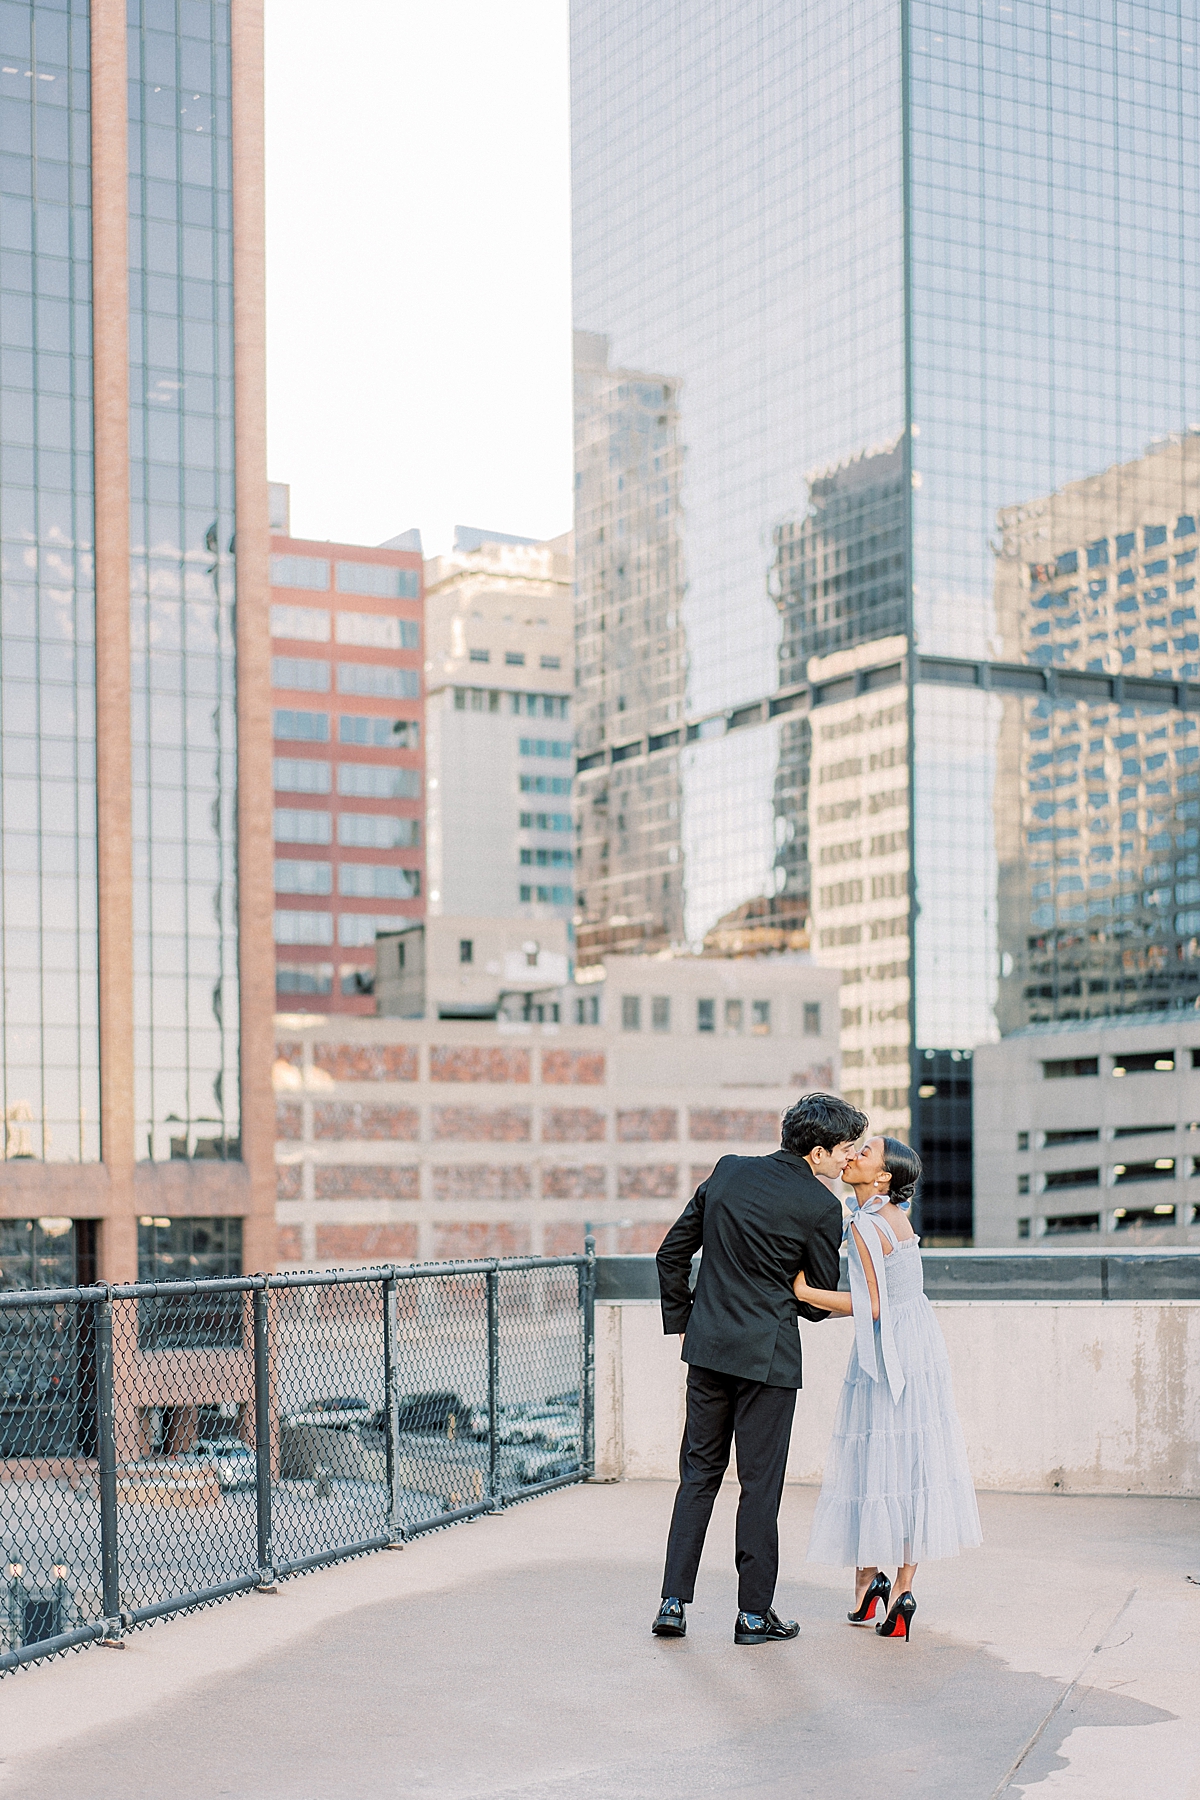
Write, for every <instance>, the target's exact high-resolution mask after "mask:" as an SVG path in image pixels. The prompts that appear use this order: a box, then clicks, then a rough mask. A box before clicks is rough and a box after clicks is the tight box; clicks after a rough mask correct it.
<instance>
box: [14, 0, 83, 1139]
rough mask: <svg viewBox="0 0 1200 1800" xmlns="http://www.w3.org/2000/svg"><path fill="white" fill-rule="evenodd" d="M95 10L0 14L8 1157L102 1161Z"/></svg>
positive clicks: (41, 8)
mask: <svg viewBox="0 0 1200 1800" xmlns="http://www.w3.org/2000/svg"><path fill="white" fill-rule="evenodd" d="M88 71H89V43H88V9H87V6H86V4H84V3H83V0H73V3H72V4H70V5H67V4H66V3H65V0H61V3H60V4H57V5H54V4H40V3H39V4H34V5H20V6H16V5H6V6H3V7H0V558H2V566H0V846H2V849H0V854H2V857H3V890H2V896H0V959H2V964H3V975H4V980H3V991H2V998H0V1008H2V1013H3V1059H2V1069H0V1084H2V1104H3V1108H4V1157H5V1159H22V1160H29V1159H33V1160H43V1159H45V1160H53V1161H59V1162H64V1161H65V1162H79V1161H91V1160H94V1159H96V1158H97V1157H98V1156H99V1154H100V1135H99V1133H100V1124H99V1118H100V1111H99V1108H100V1099H99V1040H98V1027H97V1002H96V966H97V950H96V785H95V784H96V715H95V635H96V634H95V590H94V572H93V544H94V531H93V483H92V379H91V249H90V203H91V192H90V130H91V120H90V111H89V73H88Z"/></svg>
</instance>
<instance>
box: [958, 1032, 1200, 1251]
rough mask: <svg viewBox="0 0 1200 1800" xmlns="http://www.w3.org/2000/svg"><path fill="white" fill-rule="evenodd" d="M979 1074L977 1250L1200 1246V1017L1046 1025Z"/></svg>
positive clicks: (980, 1062)
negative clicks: (1039, 1243)
mask: <svg viewBox="0 0 1200 1800" xmlns="http://www.w3.org/2000/svg"><path fill="white" fill-rule="evenodd" d="M974 1064H975V1075H974V1086H975V1095H974V1106H975V1242H976V1243H977V1244H980V1245H993V1244H1015V1243H1019V1242H1021V1241H1023V1240H1025V1239H1032V1240H1038V1239H1043V1240H1049V1241H1050V1242H1053V1243H1057V1242H1059V1241H1060V1240H1061V1241H1063V1242H1064V1243H1065V1244H1075V1243H1085V1244H1086V1243H1088V1242H1091V1243H1096V1242H1098V1241H1100V1242H1105V1241H1106V1242H1109V1243H1111V1245H1112V1247H1113V1249H1117V1248H1119V1247H1120V1248H1125V1249H1128V1248H1130V1247H1131V1246H1133V1245H1136V1244H1138V1243H1145V1244H1175V1243H1198V1244H1200V1015H1197V1013H1195V1012H1194V1011H1191V1010H1189V1011H1187V1012H1182V1011H1178V1012H1168V1013H1154V1014H1149V1013H1133V1014H1127V1015H1125V1016H1124V1017H1116V1018H1110V1019H1104V1020H1098V1019H1092V1020H1080V1021H1077V1022H1072V1023H1059V1024H1057V1025H1034V1026H1030V1027H1028V1028H1027V1029H1026V1030H1024V1031H1015V1032H1013V1033H1011V1035H1010V1036H1008V1037H1006V1038H1002V1039H1001V1040H1000V1041H999V1043H995V1044H984V1045H981V1046H980V1047H979V1048H978V1049H977V1050H976V1052H975V1057H974Z"/></svg>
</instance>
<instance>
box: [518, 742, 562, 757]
mask: <svg viewBox="0 0 1200 1800" xmlns="http://www.w3.org/2000/svg"><path fill="white" fill-rule="evenodd" d="M520 748H521V755H522V756H553V757H567V756H574V754H575V746H574V745H573V744H572V743H571V742H570V740H569V739H563V738H522V739H521V743H520Z"/></svg>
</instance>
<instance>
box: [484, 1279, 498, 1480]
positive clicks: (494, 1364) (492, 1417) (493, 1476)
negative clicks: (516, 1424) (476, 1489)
mask: <svg viewBox="0 0 1200 1800" xmlns="http://www.w3.org/2000/svg"><path fill="white" fill-rule="evenodd" d="M487 1351H488V1498H489V1499H490V1500H491V1502H492V1506H493V1507H494V1508H495V1510H496V1511H497V1512H498V1511H499V1510H500V1505H501V1501H500V1494H499V1485H500V1483H499V1460H500V1275H499V1271H498V1270H496V1269H489V1270H488V1272H487Z"/></svg>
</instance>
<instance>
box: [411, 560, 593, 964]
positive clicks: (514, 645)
mask: <svg viewBox="0 0 1200 1800" xmlns="http://www.w3.org/2000/svg"><path fill="white" fill-rule="evenodd" d="M425 579H426V591H425V593H426V597H425V630H426V640H427V641H426V656H427V659H428V660H427V664H426V667H427V668H428V669H429V675H428V677H427V682H428V701H427V711H426V718H427V721H428V742H427V746H426V752H425V758H426V773H427V780H428V788H429V794H428V800H427V802H426V812H425V817H426V824H427V828H428V831H429V849H428V858H429V907H428V910H429V912H430V913H431V914H433V915H435V916H438V915H441V916H445V915H447V914H452V915H454V916H455V917H456V918H457V917H462V916H465V915H468V914H479V915H481V916H486V917H488V918H493V919H516V918H528V919H564V920H568V921H569V920H570V918H571V916H572V913H573V911H574V901H575V883H574V865H575V848H574V847H575V820H574V817H573V815H572V810H571V788H572V776H573V772H574V766H575V763H574V746H573V744H572V741H571V729H570V722H571V686H572V681H573V677H574V670H575V657H574V630H573V626H574V619H573V607H572V601H571V555H570V539H569V537H561V538H553V539H551V540H550V542H548V543H544V544H539V543H533V542H530V541H529V540H528V539H527V540H525V541H524V542H518V541H515V540H510V541H505V540H504V539H497V538H496V537H495V536H494V535H493V534H492V533H489V532H478V533H476V532H474V531H471V530H467V529H466V528H464V527H463V526H459V527H458V529H457V531H456V533H455V549H454V550H453V551H452V552H451V553H450V554H449V555H447V556H435V557H432V558H431V559H430V561H429V562H428V563H427V564H426V565H425ZM535 935H536V934H535Z"/></svg>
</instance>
